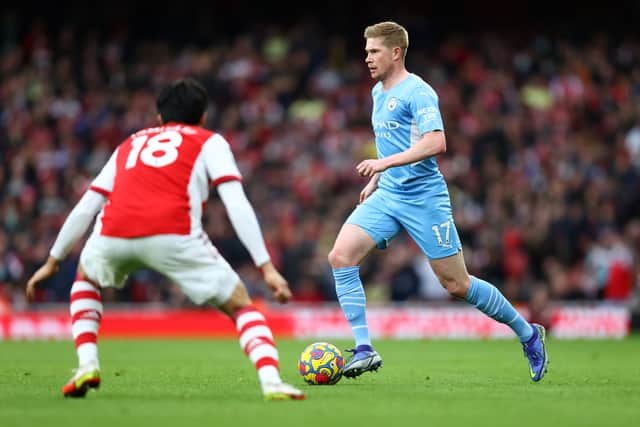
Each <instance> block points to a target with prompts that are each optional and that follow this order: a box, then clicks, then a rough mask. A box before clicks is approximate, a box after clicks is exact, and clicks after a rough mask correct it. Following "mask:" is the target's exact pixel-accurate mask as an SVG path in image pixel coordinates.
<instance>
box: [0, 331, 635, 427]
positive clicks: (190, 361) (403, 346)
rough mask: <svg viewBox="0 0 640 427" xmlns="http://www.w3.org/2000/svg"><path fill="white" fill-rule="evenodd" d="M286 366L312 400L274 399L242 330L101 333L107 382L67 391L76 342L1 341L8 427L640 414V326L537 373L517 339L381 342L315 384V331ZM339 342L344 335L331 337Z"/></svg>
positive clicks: (287, 345)
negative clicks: (75, 395)
mask: <svg viewBox="0 0 640 427" xmlns="http://www.w3.org/2000/svg"><path fill="white" fill-rule="evenodd" d="M277 343H278V346H279V350H280V359H281V368H282V374H283V377H284V379H285V380H286V381H288V382H290V383H292V384H295V385H297V386H299V387H301V388H303V389H304V390H305V391H306V392H307V400H305V401H299V402H265V401H263V400H262V396H261V394H260V390H259V387H258V380H257V376H256V374H255V371H254V369H253V367H252V366H251V364H250V363H249V362H248V360H247V359H246V358H245V357H244V354H243V353H242V352H241V350H240V347H239V345H238V343H237V341H235V340H229V341H226V340H225V341H221V340H213V341H205V340H190V341H180V340H154V341H151V340H143V341H116V340H102V341H101V342H100V352H101V364H102V386H101V388H100V390H98V391H97V392H90V393H89V394H88V395H87V397H86V398H85V399H79V400H71V399H65V398H63V397H62V394H61V387H62V384H63V383H64V382H65V381H66V380H67V379H68V378H69V377H70V375H71V371H70V368H72V367H74V366H75V363H76V357H75V352H74V351H73V344H72V343H71V342H70V341H69V342H2V343H0V426H2V427H9V426H65V427H70V426H76V425H78V426H87V425H89V426H91V427H99V426H109V427H124V426H137V427H145V426H154V427H158V426H172V427H176V426H178V427H185V426H191V425H198V426H209V425H211V426H261V427H264V426H282V427H284V426H290V425H299V426H304V427H311V426H321V425H322V426H328V425H346V426H349V425H357V426H360V425H363V426H366V427H371V426H392V427H397V426H401V425H408V426H415V425H421V426H434V427H435V426H438V427H439V426H464V427H476V426H492V427H497V426H518V427H526V426H536V427H540V426H545V427H547V426H580V427H585V426H605V425H607V426H624V425H635V423H637V421H638V419H640V363H638V362H640V336H633V337H631V338H629V339H626V340H623V341H557V340H553V339H550V340H549V353H550V360H551V363H550V366H549V373H548V374H547V376H546V377H545V378H544V379H543V380H542V382H540V383H537V384H534V383H532V382H531V381H530V380H529V375H528V367H527V363H526V361H525V359H524V357H523V356H522V351H521V349H520V345H519V344H518V343H517V342H516V341H515V340H508V341H426V340H423V341H378V342H376V343H375V344H376V349H377V350H378V351H379V352H380V354H381V355H382V357H383V359H384V366H383V367H382V369H380V371H379V372H378V373H373V374H370V373H367V374H364V375H363V376H361V377H360V378H358V379H356V380H348V379H346V378H343V379H342V380H341V381H340V382H339V383H338V384H337V385H335V386H307V385H305V384H304V383H303V382H302V379H301V378H300V377H299V375H298V374H297V370H296V368H297V358H298V355H299V353H300V352H301V351H302V349H303V348H304V347H305V346H306V345H307V344H309V343H310V342H309V341H287V340H277ZM334 343H335V344H336V345H338V346H339V347H340V348H345V347H346V346H348V344H350V343H347V342H344V341H334Z"/></svg>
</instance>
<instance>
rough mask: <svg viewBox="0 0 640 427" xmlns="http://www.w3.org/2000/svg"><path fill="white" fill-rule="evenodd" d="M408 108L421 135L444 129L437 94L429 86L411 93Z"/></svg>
mask: <svg viewBox="0 0 640 427" xmlns="http://www.w3.org/2000/svg"><path fill="white" fill-rule="evenodd" d="M410 108H411V113H412V115H413V117H414V119H415V121H416V125H417V126H418V131H419V132H420V134H421V135H422V134H424V133H427V132H433V131H436V130H444V124H443V123H442V116H441V115H440V108H438V95H437V94H436V93H435V91H434V90H433V89H431V88H430V87H421V88H418V89H417V90H416V91H415V92H414V93H413V96H412V98H411V102H410Z"/></svg>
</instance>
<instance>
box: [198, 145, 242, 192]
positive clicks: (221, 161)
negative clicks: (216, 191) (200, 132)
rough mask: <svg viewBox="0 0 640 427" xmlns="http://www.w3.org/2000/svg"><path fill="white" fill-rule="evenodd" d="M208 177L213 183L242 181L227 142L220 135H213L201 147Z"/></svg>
mask: <svg viewBox="0 0 640 427" xmlns="http://www.w3.org/2000/svg"><path fill="white" fill-rule="evenodd" d="M202 151H203V156H204V162H205V165H206V168H207V174H209V179H210V180H211V182H212V183H213V184H214V185H216V186H217V185H220V184H222V183H224V182H228V181H242V175H241V174H240V170H239V169H238V165H237V164H236V160H235V158H234V156H233V153H232V152H231V147H229V143H228V142H227V141H226V140H225V139H224V138H223V137H222V136H221V135H218V134H216V135H213V136H212V137H211V138H209V139H208V140H207V142H205V144H204V147H203V148H202Z"/></svg>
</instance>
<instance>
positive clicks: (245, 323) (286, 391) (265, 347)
mask: <svg viewBox="0 0 640 427" xmlns="http://www.w3.org/2000/svg"><path fill="white" fill-rule="evenodd" d="M219 308H220V310H221V311H222V312H224V313H226V314H227V315H228V316H229V317H230V318H231V319H232V320H233V321H234V323H235V325H236V329H237V331H238V335H239V339H240V347H241V348H242V349H243V350H244V352H245V354H246V355H247V357H248V358H249V360H250V361H251V363H253V365H254V366H255V368H256V371H257V372H258V378H259V380H260V384H261V386H262V392H263V395H264V397H265V399H267V400H286V399H293V400H300V399H304V398H305V396H304V393H303V392H302V391H300V390H298V389H297V388H295V387H293V386H291V385H289V384H286V383H284V382H283V381H282V378H281V377H280V367H279V357H278V350H277V348H276V344H275V342H274V339H273V333H272V332H271V329H270V328H269V325H268V324H267V321H266V319H265V317H264V315H263V314H262V313H260V312H259V311H258V310H257V309H256V308H255V307H254V306H253V304H252V302H251V299H250V298H249V294H248V293H247V290H246V288H245V286H244V284H242V282H237V284H236V286H235V289H234V290H233V293H232V294H231V296H230V297H229V299H228V300H227V301H226V302H224V303H223V304H220V305H219Z"/></svg>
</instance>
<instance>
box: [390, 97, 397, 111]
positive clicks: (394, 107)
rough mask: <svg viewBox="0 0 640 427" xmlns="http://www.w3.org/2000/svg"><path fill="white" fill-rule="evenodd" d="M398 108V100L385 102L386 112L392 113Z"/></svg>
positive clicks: (393, 99)
mask: <svg viewBox="0 0 640 427" xmlns="http://www.w3.org/2000/svg"><path fill="white" fill-rule="evenodd" d="M397 106H398V100H397V99H396V98H391V99H390V100H389V102H387V110H389V111H393V110H395V109H396V107H397Z"/></svg>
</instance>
